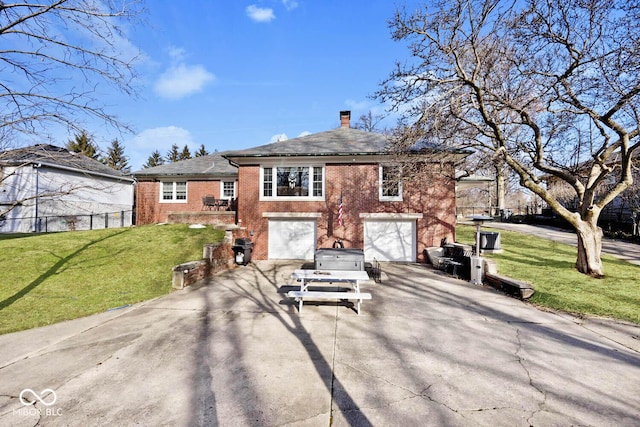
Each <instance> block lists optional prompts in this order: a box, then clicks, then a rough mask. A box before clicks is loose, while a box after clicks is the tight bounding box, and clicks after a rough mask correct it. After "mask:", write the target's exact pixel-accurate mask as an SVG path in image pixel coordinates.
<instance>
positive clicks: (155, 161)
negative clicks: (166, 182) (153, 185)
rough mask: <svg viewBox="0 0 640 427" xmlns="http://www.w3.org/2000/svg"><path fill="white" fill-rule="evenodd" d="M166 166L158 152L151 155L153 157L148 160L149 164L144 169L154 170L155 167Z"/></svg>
mask: <svg viewBox="0 0 640 427" xmlns="http://www.w3.org/2000/svg"><path fill="white" fill-rule="evenodd" d="M160 165H164V159H163V158H162V155H161V154H160V152H159V151H158V150H156V151H154V152H153V153H151V155H150V156H149V157H148V158H147V163H145V164H144V165H143V166H142V167H143V168H144V169H147V168H153V167H155V166H160Z"/></svg>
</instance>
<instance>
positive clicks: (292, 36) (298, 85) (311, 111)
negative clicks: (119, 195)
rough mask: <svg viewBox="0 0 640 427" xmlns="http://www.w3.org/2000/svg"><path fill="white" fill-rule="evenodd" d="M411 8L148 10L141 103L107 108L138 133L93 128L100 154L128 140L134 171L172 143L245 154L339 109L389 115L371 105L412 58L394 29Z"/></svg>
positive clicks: (370, 3)
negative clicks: (401, 63) (398, 64)
mask: <svg viewBox="0 0 640 427" xmlns="http://www.w3.org/2000/svg"><path fill="white" fill-rule="evenodd" d="M403 3H404V2H402V3H401V2H400V1H399V2H394V1H392V0H357V1H354V0H350V1H344V0H341V1H338V0H295V1H294V0H263V1H259V0H248V1H242V0H232V1H230V0H226V1H219V0H214V1H210V0H191V1H185V2H178V1H175V0H148V1H147V9H148V11H147V14H146V16H145V21H146V23H145V25H144V26H139V27H134V28H131V29H130V31H129V42H130V43H131V44H132V45H133V46H135V47H136V48H138V49H139V50H140V51H141V53H142V55H143V60H142V61H141V63H140V64H139V67H138V72H139V74H140V77H141V79H140V81H139V82H138V86H139V89H140V96H139V98H137V99H130V98H127V97H125V96H116V97H115V98H114V99H113V100H110V101H109V103H110V106H109V107H108V111H109V112H110V113H114V114H116V115H117V116H118V117H119V118H120V119H122V120H124V121H126V122H127V123H130V124H131V125H132V126H133V127H134V129H135V134H126V135H117V134H114V133H112V132H110V131H109V130H107V129H105V127H104V126H101V125H98V124H96V127H95V128H89V129H87V130H88V131H89V133H91V134H93V135H94V138H95V140H96V142H98V144H99V145H100V146H101V147H102V148H106V147H107V146H108V144H109V143H110V141H111V140H113V139H114V138H115V137H117V138H118V139H119V140H120V141H121V142H123V143H124V146H125V154H126V155H127V156H128V157H129V163H130V165H131V167H132V169H133V170H134V171H135V170H138V169H140V168H141V167H142V165H143V164H144V163H145V162H146V160H147V158H148V156H149V155H150V154H151V153H152V152H153V150H155V149H158V150H159V151H160V153H161V154H162V155H165V154H166V153H167V151H168V150H169V149H170V147H171V144H173V143H176V144H178V146H179V147H183V146H184V145H185V144H186V145H188V146H189V147H190V149H191V150H192V152H193V151H195V150H196V148H197V147H199V146H200V144H204V146H205V147H206V148H207V150H209V151H210V152H213V151H214V150H218V151H223V150H228V149H242V148H248V147H253V146H257V145H261V144H266V143H269V142H270V141H272V140H274V137H276V136H277V135H280V134H285V135H286V136H287V137H288V138H294V137H297V136H300V135H302V134H304V133H308V132H310V133H315V132H321V131H325V130H329V129H333V128H335V127H338V126H339V111H340V110H351V112H352V115H351V116H352V123H353V122H354V121H356V120H357V119H358V117H360V115H361V114H365V113H367V112H368V111H369V110H371V111H372V112H373V113H374V114H379V113H381V112H382V111H383V107H382V106H381V105H379V103H378V102H377V101H374V100H372V99H370V98H369V96H370V95H371V94H372V93H373V92H374V91H376V90H377V89H378V88H379V83H380V82H381V81H382V80H383V79H384V78H385V77H386V76H387V75H388V74H389V72H390V71H391V70H392V68H393V66H394V63H395V61H396V60H398V59H402V58H406V56H407V55H408V49H407V47H406V45H405V44H402V43H396V42H393V41H392V40H391V35H390V30H389V28H388V20H389V19H391V18H392V17H393V13H394V11H395V9H396V6H397V5H401V4H403ZM408 3H409V6H408V8H410V7H411V4H414V5H415V3H416V2H411V1H409V2H408ZM70 137H71V136H65V140H64V141H62V142H61V144H60V145H63V144H64V143H65V142H66V140H68V139H69V138H70Z"/></svg>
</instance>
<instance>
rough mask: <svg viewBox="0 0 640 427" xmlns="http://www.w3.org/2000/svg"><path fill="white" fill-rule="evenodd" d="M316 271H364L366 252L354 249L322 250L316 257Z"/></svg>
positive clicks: (318, 251) (317, 252) (319, 250)
mask: <svg viewBox="0 0 640 427" xmlns="http://www.w3.org/2000/svg"><path fill="white" fill-rule="evenodd" d="M313 259H314V262H315V267H316V270H346V271H356V270H361V271H364V251H363V250H362V249H352V248H346V249H345V248H320V249H318V250H317V251H316V253H315V255H314V257H313Z"/></svg>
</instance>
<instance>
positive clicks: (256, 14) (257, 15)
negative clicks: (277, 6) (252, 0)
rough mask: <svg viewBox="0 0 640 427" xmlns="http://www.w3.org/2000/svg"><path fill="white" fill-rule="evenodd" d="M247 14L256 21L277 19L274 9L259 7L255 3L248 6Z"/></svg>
mask: <svg viewBox="0 0 640 427" xmlns="http://www.w3.org/2000/svg"><path fill="white" fill-rule="evenodd" d="M247 16H248V17H249V18H251V19H252V20H254V21H256V22H269V21H273V20H274V19H276V15H275V14H274V13H273V9H271V8H262V7H258V6H256V5H255V4H252V5H250V6H247Z"/></svg>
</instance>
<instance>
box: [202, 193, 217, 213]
mask: <svg viewBox="0 0 640 427" xmlns="http://www.w3.org/2000/svg"><path fill="white" fill-rule="evenodd" d="M215 207H216V198H215V197H214V196H204V197H203V198H202V210H205V209H207V210H211V208H215Z"/></svg>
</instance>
